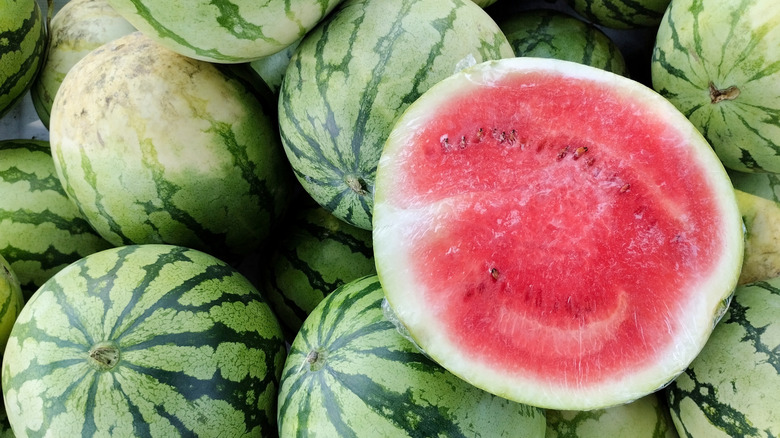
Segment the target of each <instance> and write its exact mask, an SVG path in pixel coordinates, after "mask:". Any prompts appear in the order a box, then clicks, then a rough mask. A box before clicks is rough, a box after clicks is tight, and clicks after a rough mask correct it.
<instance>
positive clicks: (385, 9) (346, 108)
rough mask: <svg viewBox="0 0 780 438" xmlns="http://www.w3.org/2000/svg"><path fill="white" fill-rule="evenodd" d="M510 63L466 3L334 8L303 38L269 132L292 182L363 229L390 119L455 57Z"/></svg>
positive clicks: (499, 37)
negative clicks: (278, 140) (275, 126)
mask: <svg viewBox="0 0 780 438" xmlns="http://www.w3.org/2000/svg"><path fill="white" fill-rule="evenodd" d="M512 56H513V52H512V48H511V46H510V45H509V42H508V41H507V40H506V37H505V36H504V34H503V33H502V32H501V30H500V29H499V27H498V25H497V24H496V23H495V21H494V20H493V19H492V18H491V17H490V16H489V15H488V14H487V13H486V12H485V11H484V10H483V9H482V8H480V7H479V6H477V5H476V4H475V3H473V2H472V1H471V0H441V1H419V0H347V1H345V2H343V3H342V4H340V5H339V7H338V8H337V9H336V10H334V11H333V13H331V14H330V15H329V16H328V17H327V18H326V19H325V20H324V21H323V22H321V23H320V24H319V25H318V26H317V27H315V28H314V29H313V30H312V31H311V32H309V33H308V34H307V35H306V36H305V37H304V38H303V40H302V41H301V43H300V45H299V46H298V48H297V49H296V50H295V53H294V54H293V57H292V59H291V60H290V64H289V66H288V68H287V71H286V73H285V77H284V79H283V82H282V87H281V90H280V96H279V130H280V132H281V136H282V144H283V145H284V149H285V152H286V154H287V158H288V159H289V161H290V163H291V165H292V168H293V170H294V172H295V176H296V177H297V179H298V181H299V182H300V183H301V185H302V186H303V188H304V189H305V190H306V191H307V193H308V194H309V195H310V196H311V197H312V198H314V200H315V201H317V202H318V203H319V204H320V205H322V206H323V207H325V208H326V209H328V211H330V212H331V213H333V214H334V215H335V216H336V217H338V218H340V219H342V220H344V221H346V222H348V223H350V224H352V225H354V226H356V227H359V228H364V229H371V214H372V213H371V211H372V208H373V195H374V177H375V173H376V165H377V162H378V160H379V154H380V153H381V150H382V145H383V144H384V141H385V138H386V137H387V133H388V132H389V131H390V129H391V128H392V125H393V122H394V121H395V119H396V118H397V117H398V116H399V115H400V114H401V112H402V111H403V110H404V109H405V108H406V107H407V106H408V105H409V104H410V103H412V102H413V101H414V100H415V99H416V98H417V97H418V96H419V95H420V94H421V93H422V92H423V91H425V90H426V89H427V88H428V87H430V86H431V85H433V84H435V83H436V82H438V81H440V80H441V79H444V78H445V77H447V76H449V75H451V74H452V73H454V72H455V71H456V70H457V69H458V68H459V66H460V65H462V61H463V60H464V59H473V60H474V61H475V62H481V61H484V60H488V59H498V58H504V57H512Z"/></svg>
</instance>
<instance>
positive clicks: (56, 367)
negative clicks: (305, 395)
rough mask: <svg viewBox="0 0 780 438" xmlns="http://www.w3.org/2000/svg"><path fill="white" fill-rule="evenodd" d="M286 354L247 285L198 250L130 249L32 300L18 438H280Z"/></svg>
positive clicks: (20, 338)
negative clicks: (279, 412) (279, 393)
mask: <svg viewBox="0 0 780 438" xmlns="http://www.w3.org/2000/svg"><path fill="white" fill-rule="evenodd" d="M285 355H286V347H285V343H284V341H283V339H282V334H281V329H280V327H279V324H278V322H277V321H276V318H275V316H274V315H273V313H272V312H271V310H270V308H269V307H268V305H267V304H266V303H265V301H263V299H262V297H261V295H260V294H259V292H258V291H257V290H256V289H255V288H254V287H253V286H252V285H251V283H250V282H249V281H248V280H247V279H246V277H244V276H242V275H241V274H239V273H238V272H237V271H235V270H234V269H233V268H231V267H229V266H228V265H226V264H225V263H223V262H221V261H219V260H217V259H215V258H214V257H212V256H210V255H207V254H205V253H202V252H199V251H195V250H191V249H187V248H183V247H177V246H170V245H131V246H124V247H118V248H112V249H108V250H105V251H101V252H99V253H95V254H91V255H89V256H87V257H84V258H83V259H81V260H79V261H77V262H75V263H73V264H71V265H70V266H68V267H66V268H65V269H63V270H62V271H60V272H58V273H57V274H56V275H55V276H54V277H52V278H51V279H50V280H49V281H47V282H46V283H45V284H44V285H43V286H42V287H41V288H40V289H39V290H38V291H37V292H36V293H35V295H34V296H33V297H32V298H31V299H30V301H28V302H27V304H26V305H25V307H24V309H23V310H22V312H21V313H20V315H19V317H18V319H17V320H16V323H15V324H14V327H13V330H12V331H11V337H10V339H9V341H8V346H7V348H6V350H5V356H4V357H3V368H2V388H3V395H4V397H5V405H6V409H7V413H8V418H9V420H10V423H11V425H12V427H13V429H14V431H15V433H16V434H17V435H18V436H30V437H42V436H50V435H49V434H50V433H52V432H56V434H57V435H58V436H63V437H65V436H67V437H75V436H85V437H86V436H127V437H129V436H145V437H171V436H209V437H216V436H226V437H242V436H271V434H272V433H274V432H275V431H276V428H275V426H276V424H275V414H276V410H275V408H276V395H277V391H278V382H279V378H280V373H281V370H282V366H283V364H284V359H285Z"/></svg>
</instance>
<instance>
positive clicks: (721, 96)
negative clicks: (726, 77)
mask: <svg viewBox="0 0 780 438" xmlns="http://www.w3.org/2000/svg"><path fill="white" fill-rule="evenodd" d="M738 96H739V88H737V87H736V86H735V85H732V86H730V87H728V88H726V89H725V90H719V89H718V88H717V87H716V86H715V84H713V83H712V81H710V102H711V103H718V102H722V101H724V100H734V99H736V98H737V97H738Z"/></svg>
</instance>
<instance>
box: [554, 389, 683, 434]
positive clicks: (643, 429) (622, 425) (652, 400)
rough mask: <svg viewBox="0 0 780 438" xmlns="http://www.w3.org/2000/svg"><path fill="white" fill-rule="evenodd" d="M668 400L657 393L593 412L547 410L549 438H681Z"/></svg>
mask: <svg viewBox="0 0 780 438" xmlns="http://www.w3.org/2000/svg"><path fill="white" fill-rule="evenodd" d="M677 436H678V435H677V430H676V429H675V428H674V423H672V417H671V416H670V415H669V409H668V408H667V406H666V400H665V399H664V398H663V397H662V393H661V392H654V393H652V394H649V395H646V396H644V397H642V398H640V399H638V400H634V401H633V402H630V403H626V404H623V405H618V406H613V407H611V408H606V409H595V410H592V411H559V410H554V409H548V410H547V433H546V435H545V438H604V437H631V438H677Z"/></svg>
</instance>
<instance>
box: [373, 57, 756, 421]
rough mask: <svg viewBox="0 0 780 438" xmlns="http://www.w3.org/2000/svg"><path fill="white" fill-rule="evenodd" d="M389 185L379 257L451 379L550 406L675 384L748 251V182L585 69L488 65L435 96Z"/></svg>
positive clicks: (383, 198) (647, 97)
mask: <svg viewBox="0 0 780 438" xmlns="http://www.w3.org/2000/svg"><path fill="white" fill-rule="evenodd" d="M508 108H511V110H508ZM376 187H377V190H376V194H375V210H374V228H373V239H374V259H375V262H376V265H377V272H378V275H379V278H380V279H381V281H382V286H383V289H384V291H385V294H386V296H387V300H388V302H389V303H390V305H391V307H392V308H393V310H394V311H395V313H396V314H397V315H398V318H399V320H400V321H401V323H402V325H404V326H405V327H406V328H407V329H408V331H409V333H410V336H411V337H412V338H413V339H414V340H415V341H416V342H417V343H418V344H419V345H420V347H421V348H422V349H423V350H424V351H425V352H426V353H427V354H428V355H429V356H431V357H432V358H433V359H434V360H436V361H437V362H438V363H440V364H442V366H444V367H445V368H447V369H448V370H450V371H451V372H452V373H454V374H456V375H458V376H460V377H461V378H463V379H465V380H467V381H469V382H471V383H472V384H474V385H476V386H478V387H480V388H483V389H486V390H488V391H491V392H494V393H496V394H498V395H501V396H503V397H506V398H509V399H511V400H516V401H519V402H522V403H527V404H531V405H535V406H542V407H546V408H551V409H560V410H592V409H600V408H604V407H610V406H614V405H618V404H622V403H625V402H627V401H631V400H636V399H637V398H639V397H642V396H644V395H647V394H649V393H652V392H655V391H657V390H658V389H659V388H661V387H663V386H664V385H666V384H668V382H670V381H671V380H672V379H674V378H675V377H676V376H677V375H678V374H679V373H680V372H682V371H683V370H684V369H685V368H686V367H687V366H688V364H690V362H691V361H692V360H693V358H694V357H695V356H696V354H697V353H698V352H699V351H700V349H701V348H702V347H703V346H704V344H705V343H706V341H707V338H708V337H709V335H710V333H711V332H712V329H713V326H714V324H715V322H716V321H717V320H718V319H719V318H720V317H721V316H722V315H723V312H724V310H725V307H726V306H727V303H728V299H729V297H730V296H731V294H732V292H733V290H734V287H735V286H736V284H737V280H738V277H739V272H740V268H741V264H742V260H743V254H744V231H743V230H744V228H743V224H742V220H741V216H740V212H739V209H738V205H737V202H736V199H735V194H734V190H733V186H732V185H731V182H730V181H729V179H728V176H727V174H726V171H725V169H724V168H723V165H722V164H721V163H720V161H719V160H718V158H717V156H716V155H715V154H714V152H713V151H712V149H711V148H710V146H709V144H707V142H706V141H705V139H704V138H703V137H702V136H701V134H700V133H699V132H698V131H697V130H696V129H695V127H694V126H693V125H692V124H691V123H690V122H689V121H688V120H687V119H686V118H685V117H684V116H683V115H682V114H681V113H679V112H678V111H676V110H675V108H674V107H673V106H672V105H671V104H670V103H669V102H668V101H666V100H665V99H663V98H662V97H661V96H659V95H658V94H657V93H655V92H653V90H651V89H649V88H648V87H646V86H644V85H642V84H640V83H638V82H636V81H633V80H631V79H628V78H625V77H623V76H620V75H617V74H614V73H610V72H607V71H604V70H601V69H597V68H594V67H590V66H586V65H583V64H579V63H574V62H570V61H563V60H558V59H547V58H530V57H516V58H511V59H502V60H497V61H489V62H484V63H482V64H477V65H475V66H473V67H469V68H467V69H464V70H462V71H460V72H459V73H457V74H454V75H452V76H450V77H448V78H446V79H444V80H442V81H441V82H439V83H438V84H436V85H435V86H434V87H431V88H430V89H429V90H428V91H426V92H425V93H424V94H423V95H422V96H421V97H420V98H418V99H417V100H416V101H415V102H414V103H413V104H412V105H411V106H410V107H409V108H408V109H407V110H406V112H405V113H404V114H403V115H402V117H401V118H400V119H399V120H398V121H397V122H396V125H395V127H394V128H393V130H392V131H391V133H390V135H389V136H388V139H387V142H386V144H385V148H384V150H383V152H382V157H381V159H380V162H379V167H378V170H377V182H376ZM694 254H695V255H694ZM602 300H603V301H602Z"/></svg>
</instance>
